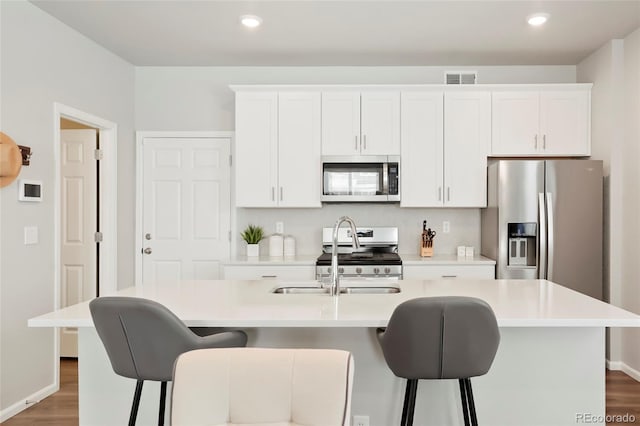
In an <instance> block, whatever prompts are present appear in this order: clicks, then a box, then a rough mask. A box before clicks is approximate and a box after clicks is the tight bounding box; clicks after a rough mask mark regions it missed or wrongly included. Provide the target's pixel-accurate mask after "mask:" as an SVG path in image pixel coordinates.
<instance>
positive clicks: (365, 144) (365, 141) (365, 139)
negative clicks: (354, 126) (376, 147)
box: [362, 135, 367, 150]
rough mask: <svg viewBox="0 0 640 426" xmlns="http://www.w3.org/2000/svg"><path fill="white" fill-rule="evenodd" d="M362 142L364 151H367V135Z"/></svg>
mask: <svg viewBox="0 0 640 426" xmlns="http://www.w3.org/2000/svg"><path fill="white" fill-rule="evenodd" d="M362 140H363V141H364V149H365V150H366V149H367V135H363V136H362Z"/></svg>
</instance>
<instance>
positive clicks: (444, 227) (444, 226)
mask: <svg viewBox="0 0 640 426" xmlns="http://www.w3.org/2000/svg"><path fill="white" fill-rule="evenodd" d="M449 225H450V224H449V221H448V220H445V221H444V222H442V232H443V233H444V234H448V233H449V231H451V229H450V226H449Z"/></svg>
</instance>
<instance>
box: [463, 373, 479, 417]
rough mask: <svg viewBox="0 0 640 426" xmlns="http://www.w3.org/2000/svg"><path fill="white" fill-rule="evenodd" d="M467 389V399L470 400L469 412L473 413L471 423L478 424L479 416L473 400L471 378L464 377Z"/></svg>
mask: <svg viewBox="0 0 640 426" xmlns="http://www.w3.org/2000/svg"><path fill="white" fill-rule="evenodd" d="M464 380H465V384H466V390H467V400H468V401H469V413H470V414H471V424H472V425H473V426H478V418H477V417H476V405H475V403H474V402H473V391H472V390H471V379H469V378H467V379H464Z"/></svg>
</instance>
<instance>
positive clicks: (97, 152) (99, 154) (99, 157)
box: [93, 149, 104, 160]
mask: <svg viewBox="0 0 640 426" xmlns="http://www.w3.org/2000/svg"><path fill="white" fill-rule="evenodd" d="M103 157H104V153H103V152H102V150H101V149H96V150H95V151H93V158H95V159H96V160H102V159H103Z"/></svg>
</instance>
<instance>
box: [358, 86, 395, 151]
mask: <svg viewBox="0 0 640 426" xmlns="http://www.w3.org/2000/svg"><path fill="white" fill-rule="evenodd" d="M361 101H362V113H361V134H362V148H361V150H360V153H361V154H362V155H400V92H363V93H362V95H361Z"/></svg>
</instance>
